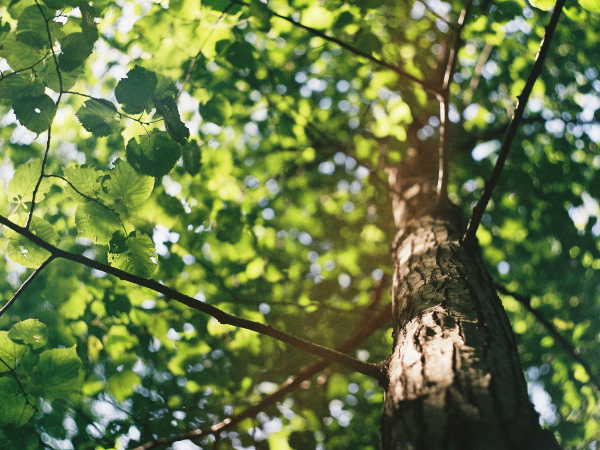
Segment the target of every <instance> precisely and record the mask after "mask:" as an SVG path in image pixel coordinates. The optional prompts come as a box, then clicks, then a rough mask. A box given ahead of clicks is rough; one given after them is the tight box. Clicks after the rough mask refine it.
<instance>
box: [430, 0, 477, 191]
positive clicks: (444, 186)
mask: <svg viewBox="0 0 600 450" xmlns="http://www.w3.org/2000/svg"><path fill="white" fill-rule="evenodd" d="M472 4H473V1H472V0H470V1H469V2H468V3H467V5H466V6H465V7H464V9H463V10H462V12H461V13H460V17H459V18H458V22H457V27H456V28H455V29H454V45H453V46H452V48H451V49H450V53H449V55H448V61H447V62H446V71H445V73H444V81H443V83H442V89H441V92H440V93H438V94H437V97H438V100H439V101H440V143H439V156H438V159H439V169H438V184H437V198H438V201H439V202H441V201H444V200H446V198H447V195H448V192H447V191H448V174H449V164H450V161H449V159H450V155H449V154H448V153H449V152H448V148H447V146H448V144H447V141H448V139H447V136H446V135H447V124H448V109H449V107H450V83H451V82H452V77H453V76H454V69H455V66H456V55H457V54H458V50H459V49H460V47H461V46H462V44H463V40H462V38H461V37H460V34H461V32H462V30H463V28H464V27H465V25H466V22H467V21H466V19H467V14H469V10H470V9H471V5H472Z"/></svg>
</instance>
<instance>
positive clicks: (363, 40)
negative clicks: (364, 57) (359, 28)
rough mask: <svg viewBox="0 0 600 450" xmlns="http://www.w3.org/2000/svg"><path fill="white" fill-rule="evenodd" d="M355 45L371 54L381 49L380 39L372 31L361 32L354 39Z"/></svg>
mask: <svg viewBox="0 0 600 450" xmlns="http://www.w3.org/2000/svg"><path fill="white" fill-rule="evenodd" d="M356 47H357V48H359V49H360V50H361V51H363V52H365V53H368V54H371V53H373V52H379V51H381V47H382V44H381V41H380V40H379V38H378V37H377V36H375V35H374V34H373V33H369V32H367V33H362V34H361V35H360V36H359V37H358V39H357V40H356Z"/></svg>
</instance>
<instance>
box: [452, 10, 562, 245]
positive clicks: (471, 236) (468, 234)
mask: <svg viewBox="0 0 600 450" xmlns="http://www.w3.org/2000/svg"><path fill="white" fill-rule="evenodd" d="M565 2H566V0H558V1H557V2H556V5H554V11H553V12H552V16H551V17H550V22H549V23H548V25H547V26H546V33H545V34H544V38H543V39H542V42H541V44H540V49H539V51H538V54H537V56H536V58H535V62H534V63H533V67H532V68H531V72H530V73H529V76H528V77H527V81H526V83H525V87H524V88H523V92H521V95H520V96H519V97H517V99H518V104H517V108H516V109H515V112H514V114H513V117H512V119H511V121H510V124H509V125H508V130H507V131H506V135H505V136H504V141H503V142H502V146H501V147H500V152H499V153H498V160H497V161H496V165H495V166H494V170H493V171H492V174H491V175H490V178H489V179H488V181H487V183H485V187H484V189H483V194H481V198H480V199H479V201H478V202H477V204H476V205H475V208H473V214H472V216H471V220H469V224H468V225H467V230H466V231H465V234H464V236H463V238H462V241H463V242H468V241H474V240H475V233H477V228H479V224H480V223H481V218H482V217H483V213H484V212H485V208H486V206H487V204H488V202H489V201H490V199H491V198H492V192H493V191H494V188H495V187H496V184H498V180H500V175H501V174H502V169H503V168H504V163H505V162H506V158H507V157H508V153H509V152H510V145H511V143H512V140H513V138H514V137H515V135H516V134H517V128H518V126H519V122H520V121H521V118H522V117H523V112H524V111H525V105H527V101H528V100H529V95H530V94H531V90H532V89H533V85H534V84H535V82H536V80H537V78H538V77H539V76H540V74H541V73H542V67H543V66H544V60H545V59H546V54H547V53H548V49H549V48H550V42H551V40H552V36H553V35H554V30H556V24H557V23H558V19H559V18H560V13H561V11H562V9H563V6H564V5H565Z"/></svg>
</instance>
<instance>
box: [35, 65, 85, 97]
mask: <svg viewBox="0 0 600 450" xmlns="http://www.w3.org/2000/svg"><path fill="white" fill-rule="evenodd" d="M45 62H46V65H45V66H44V68H43V69H42V70H41V71H40V73H39V75H40V77H41V78H42V80H43V82H44V84H45V85H46V86H48V87H49V88H50V89H52V90H53V91H54V92H60V86H61V84H60V83H61V81H62V89H63V91H67V90H69V89H71V88H72V87H73V86H75V83H77V80H78V79H79V78H80V77H82V76H83V73H84V72H83V69H82V68H81V67H78V68H77V69H73V70H71V71H70V72H67V71H65V70H62V71H61V72H60V80H59V79H58V73H57V72H56V63H55V62H54V58H47V59H46V61H45Z"/></svg>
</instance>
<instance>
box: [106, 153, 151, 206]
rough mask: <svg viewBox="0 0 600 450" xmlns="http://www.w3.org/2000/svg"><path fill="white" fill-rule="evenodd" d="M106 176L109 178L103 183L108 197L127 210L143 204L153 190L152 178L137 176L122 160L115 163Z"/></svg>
mask: <svg viewBox="0 0 600 450" xmlns="http://www.w3.org/2000/svg"><path fill="white" fill-rule="evenodd" d="M108 174H109V177H110V178H109V179H108V180H107V181H106V183H105V186H106V188H107V189H108V195H110V196H111V197H112V198H113V199H115V200H116V201H117V202H123V204H124V205H125V206H127V207H128V208H132V207H134V206H138V205H141V204H142V203H144V202H145V201H146V200H147V199H148V197H150V194H151V193H152V189H153V188H154V178H152V177H150V176H148V175H140V174H138V173H137V172H136V171H135V170H134V168H133V167H131V165H130V164H129V163H128V162H127V161H123V160H122V159H117V160H116V161H115V168H114V169H113V170H111V171H110V172H109V173H108Z"/></svg>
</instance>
